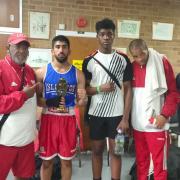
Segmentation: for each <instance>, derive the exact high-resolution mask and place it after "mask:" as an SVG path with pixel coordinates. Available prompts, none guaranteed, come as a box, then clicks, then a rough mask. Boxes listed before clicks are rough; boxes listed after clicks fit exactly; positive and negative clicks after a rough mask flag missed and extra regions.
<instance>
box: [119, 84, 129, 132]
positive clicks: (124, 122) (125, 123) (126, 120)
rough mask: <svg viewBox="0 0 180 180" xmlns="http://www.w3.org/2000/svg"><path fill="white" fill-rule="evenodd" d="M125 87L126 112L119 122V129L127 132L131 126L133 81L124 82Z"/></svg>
mask: <svg viewBox="0 0 180 180" xmlns="http://www.w3.org/2000/svg"><path fill="white" fill-rule="evenodd" d="M123 87H124V113H123V117H122V120H121V122H120V123H119V125H118V127H117V129H121V130H122V131H123V132H126V131H127V130H128V128H129V114H130V110H131V104H132V88H131V81H125V82H124V83H123Z"/></svg>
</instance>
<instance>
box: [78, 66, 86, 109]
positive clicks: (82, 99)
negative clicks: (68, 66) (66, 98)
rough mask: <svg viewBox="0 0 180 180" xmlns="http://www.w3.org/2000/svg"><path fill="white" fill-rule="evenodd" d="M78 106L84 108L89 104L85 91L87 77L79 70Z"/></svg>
mask: <svg viewBox="0 0 180 180" xmlns="http://www.w3.org/2000/svg"><path fill="white" fill-rule="evenodd" d="M77 77H78V84H77V105H79V106H83V105H86V103H87V95H86V90H85V77H84V74H83V73H82V72H81V71H79V70H78V69H77Z"/></svg>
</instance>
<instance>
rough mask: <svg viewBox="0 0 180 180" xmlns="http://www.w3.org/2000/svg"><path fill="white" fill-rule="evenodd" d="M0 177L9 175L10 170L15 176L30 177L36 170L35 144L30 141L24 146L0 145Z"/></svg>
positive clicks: (4, 177)
mask: <svg viewBox="0 0 180 180" xmlns="http://www.w3.org/2000/svg"><path fill="white" fill-rule="evenodd" d="M0 152H1V153H0V164H1V168H0V179H1V180H4V179H6V177H7V176H8V173H9V170H10V169H12V172H13V174H14V175H15V176H17V177H21V178H29V177H32V176H33V175H34V172H35V159H34V144H33V143H30V144H28V145H26V146H23V147H8V146H3V145H0Z"/></svg>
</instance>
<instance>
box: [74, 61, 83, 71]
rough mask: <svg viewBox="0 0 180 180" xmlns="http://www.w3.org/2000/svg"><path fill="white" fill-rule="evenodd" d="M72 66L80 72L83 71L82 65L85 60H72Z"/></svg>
mask: <svg viewBox="0 0 180 180" xmlns="http://www.w3.org/2000/svg"><path fill="white" fill-rule="evenodd" d="M72 64H73V65H74V66H75V67H76V68H77V69H79V70H81V71H82V64H83V60H82V59H73V60H72Z"/></svg>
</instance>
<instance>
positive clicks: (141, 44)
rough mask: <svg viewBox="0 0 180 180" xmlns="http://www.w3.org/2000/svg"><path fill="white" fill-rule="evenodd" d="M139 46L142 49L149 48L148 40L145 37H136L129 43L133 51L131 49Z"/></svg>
mask: <svg viewBox="0 0 180 180" xmlns="http://www.w3.org/2000/svg"><path fill="white" fill-rule="evenodd" d="M134 48H139V49H141V50H148V46H147V44H146V42H145V41H144V40H143V39H134V40H132V41H131V42H130V44H129V51H130V52H131V49H134Z"/></svg>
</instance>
